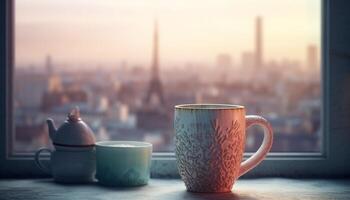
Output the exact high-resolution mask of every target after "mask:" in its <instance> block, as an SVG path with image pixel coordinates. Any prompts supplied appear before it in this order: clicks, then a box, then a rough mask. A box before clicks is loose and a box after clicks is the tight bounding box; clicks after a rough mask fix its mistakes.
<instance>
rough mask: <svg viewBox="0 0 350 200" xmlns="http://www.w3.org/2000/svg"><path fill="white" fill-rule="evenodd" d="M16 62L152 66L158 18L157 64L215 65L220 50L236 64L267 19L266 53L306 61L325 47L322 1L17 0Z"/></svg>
mask: <svg viewBox="0 0 350 200" xmlns="http://www.w3.org/2000/svg"><path fill="white" fill-rule="evenodd" d="M15 2H16V26H15V28H16V30H15V31H16V36H15V40H16V46H15V47H16V63H17V64H18V65H29V64H41V63H43V60H44V58H45V56H46V55H47V54H51V55H52V57H53V59H54V60H56V61H57V62H63V63H72V64H77V63H90V64H98V63H118V62H120V61H122V60H125V61H127V62H128V63H130V64H142V65H148V64H149V63H150V59H151V49H152V31H153V21H154V18H155V17H157V18H158V22H159V34H160V59H161V60H160V61H161V64H162V65H164V66H167V65H171V64H181V63H186V62H205V63H213V62H214V61H215V57H216V55H217V54H219V53H228V54H230V55H232V57H233V60H234V62H236V63H239V62H240V58H241V53H242V52H243V51H252V50H254V33H255V30H254V27H255V24H254V23H255V18H256V16H258V15H260V16H262V17H263V26H264V30H263V35H264V58H265V60H269V59H275V60H280V59H282V58H289V59H297V60H300V61H301V62H304V60H305V56H306V52H305V51H306V46H307V45H309V44H315V45H317V46H318V47H319V46H320V24H321V17H320V16H321V7H320V5H321V1H320V0H244V1H242V0H210V1H209V0H207V1H204V0H158V1H155V0H127V1H125V0H73V1H72V0H16V1H15Z"/></svg>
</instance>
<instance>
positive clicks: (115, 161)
mask: <svg viewBox="0 0 350 200" xmlns="http://www.w3.org/2000/svg"><path fill="white" fill-rule="evenodd" d="M151 157H152V144H150V143H147V142H134V141H103V142H97V143H96V179H97V180H98V182H99V183H100V184H102V185H106V186H120V187H128V186H141V185H146V184H147V183H148V180H149V178H150V168H151Z"/></svg>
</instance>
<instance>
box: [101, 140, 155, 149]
mask: <svg viewBox="0 0 350 200" xmlns="http://www.w3.org/2000/svg"><path fill="white" fill-rule="evenodd" d="M96 146H98V147H112V148H138V147H152V144H151V143H148V142H138V141H101V142H96Z"/></svg>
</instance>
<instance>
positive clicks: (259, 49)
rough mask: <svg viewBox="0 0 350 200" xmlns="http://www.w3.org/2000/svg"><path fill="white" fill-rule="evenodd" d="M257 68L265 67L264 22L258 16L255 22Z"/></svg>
mask: <svg viewBox="0 0 350 200" xmlns="http://www.w3.org/2000/svg"><path fill="white" fill-rule="evenodd" d="M255 37H256V38H255V67H257V68H261V67H262V66H263V65H264V58H263V22H262V17H260V16H258V17H257V18H256V22H255Z"/></svg>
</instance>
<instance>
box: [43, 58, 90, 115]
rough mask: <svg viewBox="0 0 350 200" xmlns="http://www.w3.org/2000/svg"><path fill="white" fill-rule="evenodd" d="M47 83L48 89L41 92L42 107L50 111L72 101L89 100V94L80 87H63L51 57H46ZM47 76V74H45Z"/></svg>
mask: <svg viewBox="0 0 350 200" xmlns="http://www.w3.org/2000/svg"><path fill="white" fill-rule="evenodd" d="M46 69H47V83H46V84H45V85H47V87H46V91H43V93H42V94H41V109H42V110H43V111H49V110H51V109H52V108H55V107H59V106H63V105H64V104H68V103H72V102H74V103H75V102H77V103H78V102H79V103H81V102H84V103H85V102H87V101H88V95H87V93H86V92H85V91H83V90H81V89H80V88H79V87H67V88H65V89H63V86H62V82H61V78H60V76H59V75H58V74H57V73H55V71H54V66H53V64H52V61H51V57H50V56H48V57H47V58H46ZM44 77H45V76H44Z"/></svg>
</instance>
